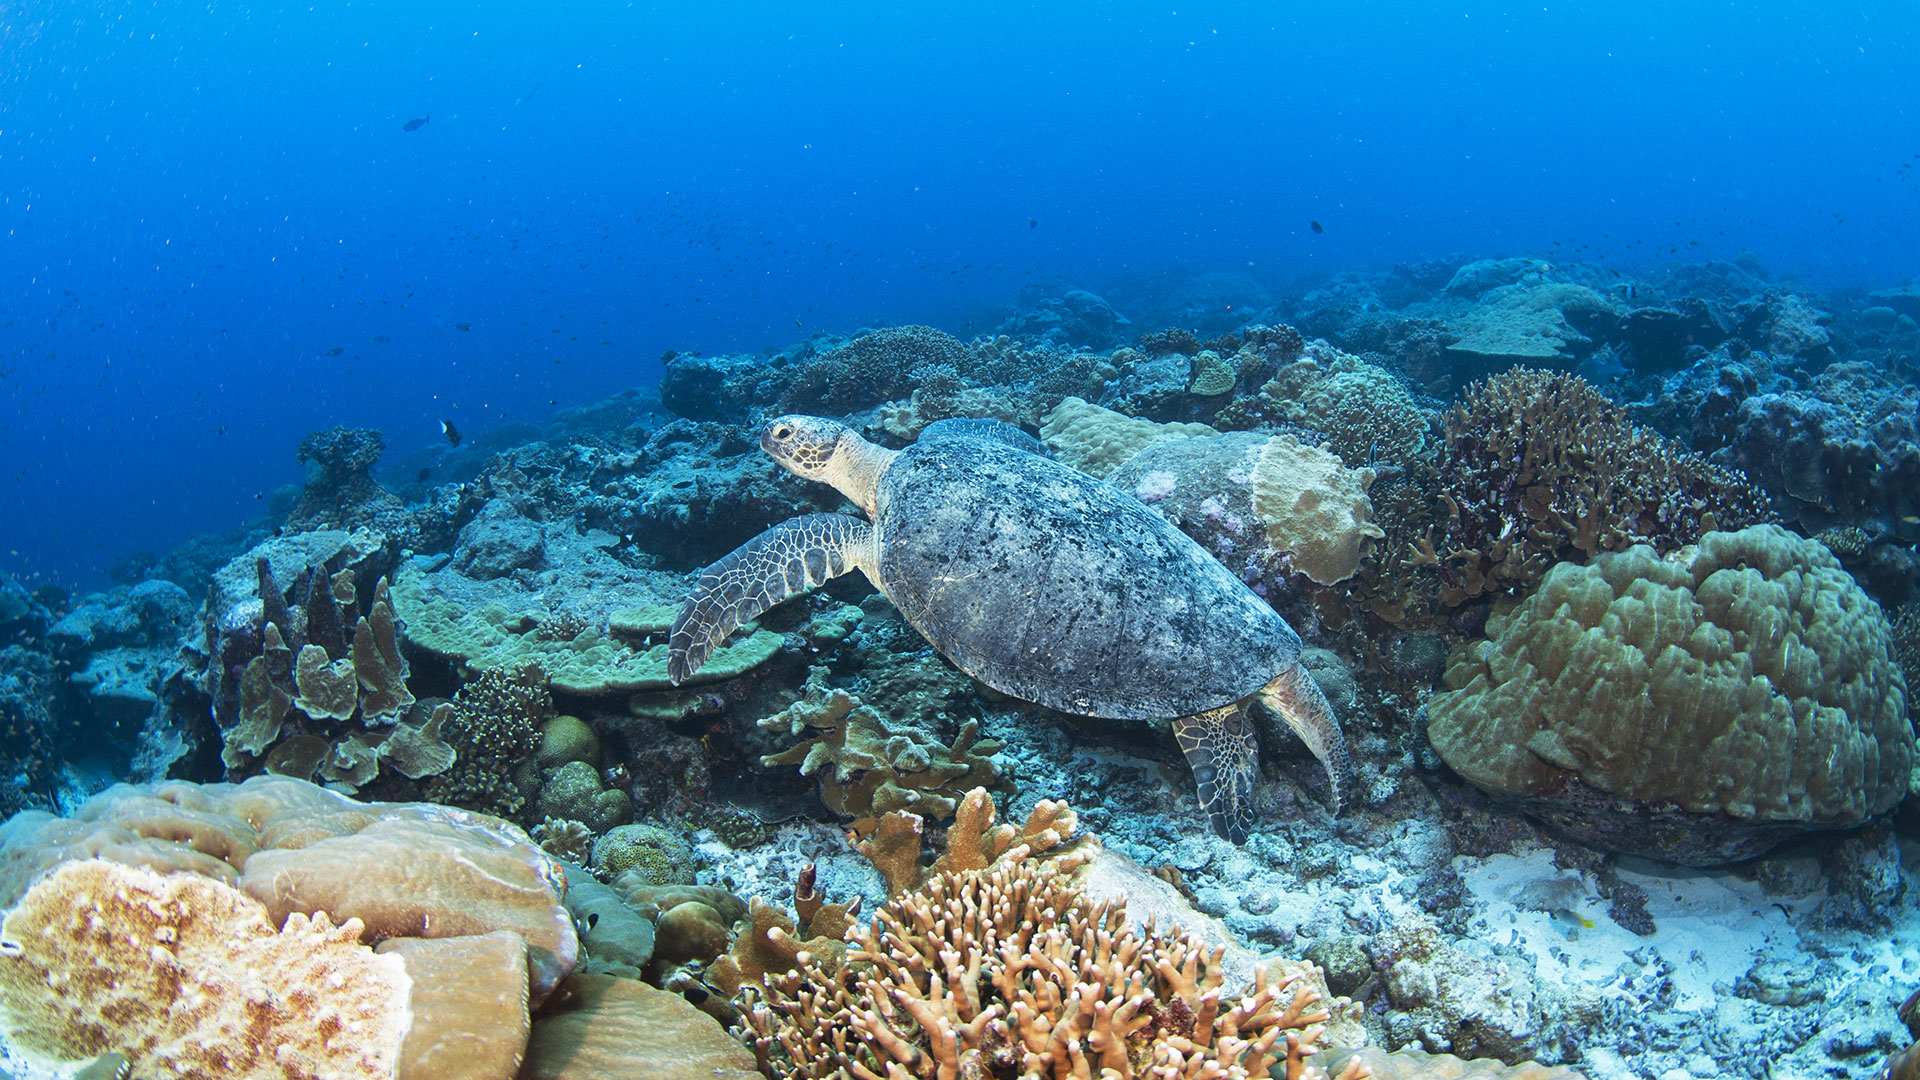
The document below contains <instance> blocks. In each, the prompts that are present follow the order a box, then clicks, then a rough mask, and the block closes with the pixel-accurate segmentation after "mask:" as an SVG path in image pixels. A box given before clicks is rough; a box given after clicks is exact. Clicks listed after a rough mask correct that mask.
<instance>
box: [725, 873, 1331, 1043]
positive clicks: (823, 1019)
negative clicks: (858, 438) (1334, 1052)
mask: <svg viewBox="0 0 1920 1080" xmlns="http://www.w3.org/2000/svg"><path fill="white" fill-rule="evenodd" d="M799 959H800V966H799V968H798V970H796V971H793V972H789V973H787V974H785V975H780V976H774V977H771V978H769V979H768V981H767V983H766V985H764V986H762V987H753V986H749V987H747V988H746V990H745V993H744V997H745V999H746V1002H747V1009H746V1012H745V1015H744V1018H743V1024H744V1031H743V1035H744V1037H745V1038H746V1039H747V1041H748V1043H749V1045H751V1046H752V1047H753V1048H754V1050H755V1052H756V1054H757V1055H758V1056H759V1059H760V1063H761V1068H762V1070H763V1071H764V1072H766V1073H767V1074H768V1075H769V1076H772V1077H775V1078H776V1080H791V1078H805V1080H825V1078H827V1077H830V1076H832V1077H843V1078H844V1077H857V1078H860V1080H878V1078H880V1077H902V1078H904V1077H908V1076H914V1077H923V1078H926V1080H959V1078H961V1077H981V1076H985V1075H987V1074H989V1073H995V1074H999V1073H1006V1072H1011V1071H1014V1070H1017V1071H1019V1072H1020V1073H1022V1074H1024V1075H1027V1076H1033V1077H1045V1078H1049V1080H1072V1078H1080V1080H1085V1078H1087V1077H1090V1076H1092V1075H1094V1074H1095V1073H1096V1072H1097V1073H1099V1074H1100V1075H1102V1076H1103V1077H1106V1078H1108V1080H1121V1078H1131V1077H1135V1076H1146V1075H1151V1076H1154V1077H1160V1078H1168V1080H1172V1078H1194V1080H1200V1078H1219V1080H1248V1078H1264V1077H1265V1075H1266V1074H1267V1072H1268V1070H1269V1068H1270V1067H1272V1066H1274V1065H1275V1064H1276V1063H1283V1066H1284V1071H1283V1075H1284V1076H1286V1077H1287V1078H1289V1080H1299V1078H1301V1077H1306V1076H1309V1075H1312V1074H1314V1073H1317V1072H1318V1070H1311V1071H1310V1070H1309V1067H1308V1066H1307V1064H1306V1057H1307V1056H1308V1055H1310V1054H1313V1053H1315V1052H1316V1051H1317V1050H1318V1049H1319V1046H1318V1041H1319V1039H1320V1037H1321V1035H1322V1029H1321V1028H1320V1027H1319V1026H1318V1025H1319V1024H1320V1023H1321V1022H1322V1021H1324V1020H1325V1019H1326V1017H1327V1014H1326V1012H1325V1011H1324V1010H1322V1009H1320V1008H1318V995H1317V994H1316V993H1314V992H1313V991H1311V990H1308V989H1306V988H1304V987H1303V986H1301V985H1300V984H1299V983H1298V982H1297V981H1296V980H1293V979H1284V980H1282V981H1281V982H1279V983H1269V982H1268V981H1267V980H1266V979H1265V978H1264V977H1262V978H1260V979H1259V980H1257V981H1256V983H1255V984H1254V985H1253V986H1252V987H1251V988H1249V989H1248V990H1247V991H1246V993H1244V994H1241V995H1237V996H1236V995H1233V994H1229V993H1227V992H1226V991H1225V987H1224V986H1223V985H1222V982H1223V980H1222V978H1221V976H1220V974H1219V971H1218V966H1217V965H1218V963H1219V954H1218V952H1212V953H1210V952H1208V951H1207V950H1206V949H1205V948H1204V947H1202V946H1200V945H1199V944H1198V943H1197V942H1195V941H1193V940H1192V939H1190V938H1185V937H1180V936H1176V935H1173V934H1169V933H1164V932H1149V933H1148V934H1146V935H1144V936H1143V935H1140V934H1136V933H1135V932H1134V931H1132V930H1131V929H1129V928H1128V927H1127V919H1126V910H1125V908H1124V906H1120V905H1108V904H1096V903H1092V902H1090V901H1088V900H1087V899H1086V897H1084V896H1083V895H1081V894H1080V893H1079V892H1078V891H1077V890H1075V889H1074V888H1073V887H1072V886H1071V885H1069V884H1067V882H1066V881H1065V880H1064V879H1063V877H1062V876H1061V873H1060V871H1059V869H1058V868H1057V867H1055V866H1053V865H1050V864H1046V863H1039V864H1036V863H1032V862H1016V863H1010V864H1005V865H1002V866H999V867H997V868H995V869H993V870H989V871H964V872H960V873H944V874H941V875H939V876H937V877H935V878H934V879H933V880H931V881H930V882H928V883H927V885H926V886H924V887H923V888H922V889H920V890H918V891H915V892H912V893H908V894H906V895H904V896H901V897H897V898H895V899H894V900H893V901H892V902H890V903H889V904H888V905H887V906H886V907H885V908H883V909H882V910H881V911H880V912H879V913H878V915H877V916H876V917H875V919H874V922H873V923H872V924H871V925H870V926H867V927H865V928H862V929H861V930H860V931H858V932H857V934H856V936H855V937H854V939H853V948H852V950H851V951H850V952H849V953H848V957H847V962H846V964H845V965H844V966H842V967H841V968H840V969H839V970H838V971H837V972H828V971H826V970H825V969H823V968H822V967H821V966H820V965H819V964H818V963H816V962H814V961H813V960H812V958H811V957H807V956H802V957H800V958H799Z"/></svg>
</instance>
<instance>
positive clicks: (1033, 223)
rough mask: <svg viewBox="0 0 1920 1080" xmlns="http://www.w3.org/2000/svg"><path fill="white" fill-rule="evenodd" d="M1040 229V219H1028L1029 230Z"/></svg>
mask: <svg viewBox="0 0 1920 1080" xmlns="http://www.w3.org/2000/svg"><path fill="white" fill-rule="evenodd" d="M1039 227H1040V219H1039V218H1028V219H1027V228H1029V229H1037V228H1039Z"/></svg>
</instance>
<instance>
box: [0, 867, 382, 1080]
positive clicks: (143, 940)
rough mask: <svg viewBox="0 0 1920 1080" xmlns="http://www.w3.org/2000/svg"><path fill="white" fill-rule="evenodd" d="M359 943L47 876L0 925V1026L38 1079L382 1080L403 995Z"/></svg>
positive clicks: (180, 886) (143, 876) (190, 881)
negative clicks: (90, 1064) (118, 1061)
mask: <svg viewBox="0 0 1920 1080" xmlns="http://www.w3.org/2000/svg"><path fill="white" fill-rule="evenodd" d="M362 929H363V928H362V926H361V925H360V923H359V921H358V920H355V919H347V920H345V921H344V922H343V923H342V924H341V925H340V926H338V927H336V926H334V925H333V923H332V921H331V920H330V919H329V918H328V917H327V915H326V913H325V912H322V913H320V914H318V915H315V916H313V917H312V918H309V917H307V916H305V915H299V914H296V915H292V916H290V917H289V918H287V920H286V921H285V924H284V925H283V926H281V927H280V929H278V930H276V929H275V923H274V922H273V921H272V920H271V919H270V917H269V915H268V912H267V908H266V905H264V904H262V903H261V902H260V901H258V900H256V899H254V898H253V897H251V896H248V895H247V894H246V893H244V892H241V891H240V890H238V889H235V888H233V887H232V886H230V885H227V884H224V883H222V882H219V881H215V880H213V879H211V878H205V877H201V876H199V875H197V874H160V873H155V872H154V871H152V870H147V869H144V868H142V867H135V866H123V865H121V864H118V863H114V862H109V861H106V860H101V859H94V860H87V861H74V862H65V863H61V864H60V865H59V866H58V867H57V868H55V869H54V870H53V872H51V873H50V874H48V875H47V876H46V877H44V878H42V879H41V880H40V881H39V882H38V883H36V884H35V885H34V887H33V888H32V889H29V890H28V891H27V894H26V896H25V897H23V898H22V900H21V902H20V903H19V904H18V905H17V906H16V907H15V908H14V909H13V910H12V911H11V912H9V913H8V914H7V917H6V921H5V923H4V925H0V1026H3V1027H4V1028H5V1029H6V1031H7V1034H8V1035H9V1037H11V1038H12V1039H14V1040H15V1041H16V1042H17V1044H18V1045H19V1047H20V1048H21V1049H22V1050H24V1051H26V1052H27V1053H28V1054H30V1055H31V1056H32V1058H33V1059H34V1060H35V1062H36V1064H40V1065H42V1066H43V1067H48V1068H58V1067H60V1066H61V1065H63V1064H67V1063H71V1062H76V1061H85V1060H86V1059H88V1058H92V1057H95V1056H98V1055H100V1054H103V1053H107V1052H109V1051H112V1052H116V1053H119V1054H122V1055H124V1056H125V1057H126V1059H127V1061H128V1062H129V1064H130V1065H131V1066H132V1067H133V1069H134V1070H135V1071H136V1072H138V1073H139V1074H140V1075H143V1076H180V1077H185V1076H248V1077H277V1076H285V1077H288V1078H293V1077H307V1078H311V1080H354V1078H360V1077H371V1076H392V1075H394V1073H395V1070H396V1069H397V1067H398V1066H399V1063H400V1061H401V1046H402V1043H403V1042H404V1041H405V1038H406V1034H407V1029H408V1026H409V1023H410V1022H411V1020H412V1017H411V1016H410V1014H409V1012H408V1008H407V1003H408V997H409V994H410V991H411V990H412V982H413V981H412V979H411V978H409V976H408V972H407V965H406V963H405V962H404V961H403V960H402V959H401V958H400V957H398V956H380V955H376V954H375V953H374V951H373V950H372V949H370V948H368V947H367V946H366V945H364V944H362V943H361V942H360V935H361V931H362ZM342 1033H345V1034H347V1035H348V1036H349V1037H346V1038H340V1037H338V1036H339V1035H341V1034H342Z"/></svg>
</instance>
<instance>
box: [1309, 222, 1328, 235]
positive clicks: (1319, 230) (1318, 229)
mask: <svg viewBox="0 0 1920 1080" xmlns="http://www.w3.org/2000/svg"><path fill="white" fill-rule="evenodd" d="M1307 224H1308V225H1311V226H1313V231H1314V232H1317V233H1323V232H1326V231H1327V230H1326V229H1325V228H1324V227H1323V226H1322V225H1321V224H1320V223H1319V222H1317V221H1309V222H1307Z"/></svg>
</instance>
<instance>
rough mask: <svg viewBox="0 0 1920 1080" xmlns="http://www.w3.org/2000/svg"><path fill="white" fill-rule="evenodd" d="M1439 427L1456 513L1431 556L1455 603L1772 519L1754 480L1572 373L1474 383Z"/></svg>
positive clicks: (1521, 374)
mask: <svg viewBox="0 0 1920 1080" xmlns="http://www.w3.org/2000/svg"><path fill="white" fill-rule="evenodd" d="M1443 426H1444V429H1445V440H1446V445H1445V449H1444V455H1443V459H1442V464H1441V467H1440V487H1441V490H1442V491H1444V492H1445V493H1446V494H1447V497H1448V501H1449V503H1450V509H1451V511H1452V512H1451V513H1450V514H1449V521H1448V524H1447V527H1446V531H1445V534H1444V535H1443V536H1441V537H1439V538H1437V539H1436V540H1435V541H1433V542H1432V543H1431V545H1430V548H1431V550H1429V551H1428V552H1427V554H1428V555H1429V556H1430V557H1432V558H1433V559H1435V560H1436V561H1437V562H1438V563H1439V564H1440V566H1441V569H1442V573H1443V574H1444V576H1445V577H1446V579H1447V583H1446V587H1445V590H1444V592H1443V599H1444V600H1445V602H1446V603H1448V604H1450V605H1459V604H1462V603H1465V602H1466V601H1468V600H1470V599H1473V598H1475V597H1478V596H1481V595H1483V594H1486V593H1500V592H1508V593H1512V592H1521V591H1524V590H1525V589H1527V588H1529V587H1531V586H1532V585H1533V584H1534V583H1535V582H1537V581H1539V580H1540V577H1541V576H1542V575H1543V574H1545V573H1546V572H1547V568H1548V567H1550V566H1552V565H1553V564H1554V563H1556V562H1561V561H1564V560H1569V559H1579V558H1585V557H1591V556H1593V555H1596V554H1598V553H1600V552H1602V551H1622V550H1625V549H1626V548H1629V547H1632V546H1633V545H1635V544H1652V545H1653V546H1655V547H1656V548H1657V549H1659V550H1660V551H1671V550H1672V549H1674V548H1676V547H1679V546H1681V545H1683V544H1690V543H1693V542H1694V541H1695V540H1698V539H1699V538H1700V536H1701V535H1702V534H1704V533H1706V532H1708V531H1711V530H1713V529H1738V528H1743V527H1745V526H1747V525H1752V524H1756V523H1758V522H1760V521H1763V520H1765V517H1766V510H1765V506H1766V500H1765V497H1764V496H1763V495H1762V494H1761V493H1760V491H1759V490H1758V489H1757V488H1755V487H1754V486H1753V485H1752V483H1750V482H1749V481H1748V480H1747V479H1746V477H1745V475H1743V474H1742V473H1740V472H1739V471H1737V470H1734V469H1729V468H1726V467H1724V466H1720V465H1715V464H1712V463H1710V462H1708V461H1707V460H1706V459H1704V458H1702V457H1700V456H1699V455H1697V454H1694V453H1693V452H1691V451H1689V450H1687V449H1686V448H1685V447H1683V446H1681V445H1680V444H1679V443H1676V442H1673V441H1671V440H1668V439H1665V438H1662V437H1661V436H1660V435H1659V434H1657V433H1655V432H1654V431H1652V430H1651V429H1648V428H1644V427H1641V426H1639V425H1637V424H1634V423H1632V422H1631V421H1630V420H1628V419H1627V416H1626V413H1625V411H1624V410H1622V409H1621V408H1620V407H1619V406H1618V405H1615V404H1614V403H1613V402H1611V401H1609V400H1607V399H1606V398H1605V397H1603V396H1601V394H1600V393H1599V392H1598V391H1596V390H1594V389H1593V388H1592V387H1591V386H1589V385H1588V384H1587V382H1586V380H1584V379H1582V378H1580V377H1578V376H1575V375H1567V374H1564V373H1559V372H1549V371H1540V370H1536V369H1531V368H1514V369H1513V370H1511V371H1508V372H1506V373H1504V374H1501V375H1496V376H1494V377H1493V378H1490V379H1487V380H1485V381H1482V382H1478V383H1475V384H1474V385H1473V386H1471V387H1469V388H1468V389H1467V391H1466V393H1465V394H1464V395H1463V397H1462V400H1461V402H1460V403H1459V404H1458V405H1456V406H1455V407H1454V409H1453V410H1452V411H1451V412H1450V413H1448V414H1447V416H1446V418H1445V421H1444V424H1443Z"/></svg>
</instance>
